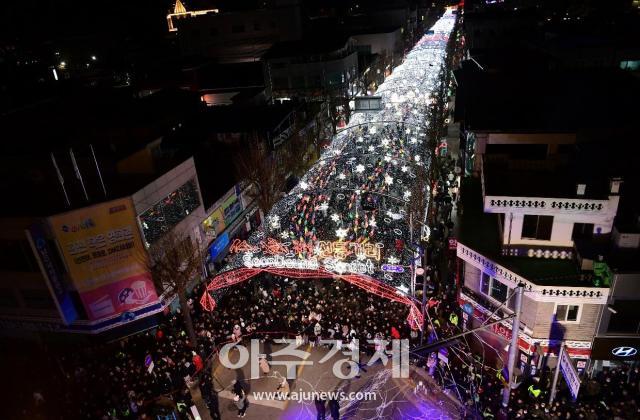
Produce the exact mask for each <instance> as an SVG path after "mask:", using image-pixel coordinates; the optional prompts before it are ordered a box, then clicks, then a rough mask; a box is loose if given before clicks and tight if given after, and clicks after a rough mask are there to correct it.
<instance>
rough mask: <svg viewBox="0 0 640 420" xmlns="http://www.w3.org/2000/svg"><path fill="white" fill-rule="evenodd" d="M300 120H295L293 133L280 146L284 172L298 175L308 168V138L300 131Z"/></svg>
mask: <svg viewBox="0 0 640 420" xmlns="http://www.w3.org/2000/svg"><path fill="white" fill-rule="evenodd" d="M301 125H302V124H301V123H300V122H296V125H295V127H294V133H293V135H292V136H291V137H290V138H289V139H288V140H287V141H286V142H285V144H284V145H283V146H282V150H281V151H280V153H282V161H283V164H284V168H285V172H287V173H291V174H292V175H294V176H296V177H300V176H301V175H303V173H304V172H305V171H306V170H307V169H308V168H309V159H308V156H307V154H308V152H309V148H310V142H309V139H307V138H306V136H305V135H304V134H303V133H302V127H301Z"/></svg>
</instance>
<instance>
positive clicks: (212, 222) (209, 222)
mask: <svg viewBox="0 0 640 420" xmlns="http://www.w3.org/2000/svg"><path fill="white" fill-rule="evenodd" d="M202 223H203V224H204V227H205V231H206V232H208V233H209V232H215V233H216V235H219V234H220V233H222V232H224V228H225V224H224V211H223V210H222V206H221V207H218V208H217V209H215V210H214V211H213V213H211V215H210V216H209V217H207V218H206V219H204V222H202Z"/></svg>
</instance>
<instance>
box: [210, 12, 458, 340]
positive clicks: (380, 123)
mask: <svg viewBox="0 0 640 420" xmlns="http://www.w3.org/2000/svg"><path fill="white" fill-rule="evenodd" d="M452 11H453V9H448V10H447V12H446V13H445V14H444V16H443V17H442V18H440V19H439V20H438V22H436V24H435V25H434V26H433V28H432V30H433V33H432V34H429V35H425V36H424V37H422V39H420V41H419V42H418V43H417V44H416V46H415V47H414V48H413V49H412V50H411V52H409V54H408V55H407V57H406V59H405V61H404V62H403V63H402V64H401V65H399V66H398V67H397V68H396V69H395V70H394V72H393V74H392V75H391V76H389V77H388V78H387V80H386V81H385V82H384V83H383V84H381V85H380V87H379V89H378V91H377V92H376V95H378V96H380V97H381V98H382V104H383V108H382V110H381V111H379V112H376V113H359V114H356V115H354V117H353V118H352V120H351V121H350V123H349V125H348V126H347V127H346V128H345V129H344V130H341V131H340V132H339V133H338V134H337V135H336V136H335V137H334V139H333V140H332V142H331V144H330V146H329V147H328V148H327V149H326V150H325V151H324V153H323V154H322V156H321V158H320V159H319V160H318V162H316V163H315V164H314V166H313V167H311V169H310V170H309V171H308V172H307V173H306V174H305V175H304V177H303V178H302V179H301V181H300V183H299V184H298V186H296V187H295V188H294V189H293V190H292V191H291V192H290V193H289V194H288V195H287V196H286V197H285V198H283V199H282V200H280V201H279V202H278V203H277V204H276V205H275V206H274V207H273V209H272V210H271V211H270V212H269V214H268V215H267V217H266V218H265V222H264V223H263V224H262V226H261V227H260V228H259V229H258V230H257V231H256V232H254V233H253V234H252V235H251V236H250V237H249V239H248V240H247V241H234V243H233V244H232V246H231V249H230V256H231V262H230V263H229V264H228V265H227V266H226V267H224V269H223V270H222V271H221V272H220V274H218V275H217V276H216V277H215V278H214V279H213V280H212V281H211V283H210V284H209V285H208V286H207V292H205V294H204V295H203V297H202V299H201V304H202V305H203V307H204V308H205V309H207V310H213V308H214V307H215V300H214V298H213V296H211V294H210V293H209V292H215V291H218V290H221V289H224V288H227V287H229V286H231V285H234V284H237V283H239V282H242V281H245V280H247V279H249V278H251V277H253V276H255V275H257V274H259V273H262V272H268V273H272V274H276V275H281V276H287V277H294V278H326V277H333V278H340V279H342V280H345V281H348V282H350V283H352V284H355V285H357V286H359V287H361V288H364V289H366V290H367V291H369V292H371V293H375V294H377V295H379V296H383V297H385V298H388V299H391V300H394V301H397V302H402V303H405V304H407V305H408V306H409V307H410V311H409V319H408V321H409V323H410V325H411V327H412V328H421V327H422V315H421V311H420V310H419V309H418V307H417V306H416V304H415V302H414V301H413V299H412V298H410V297H408V296H407V295H406V293H407V291H408V290H409V285H410V283H411V264H412V260H413V254H414V253H413V251H411V249H410V248H411V247H412V245H411V244H409V243H407V241H408V240H409V238H410V236H411V235H410V232H409V229H410V227H409V220H408V219H409V218H408V216H407V214H408V208H407V205H408V203H409V201H410V198H411V190H412V189H413V188H414V187H415V183H416V178H417V176H418V173H420V172H421V173H428V172H427V171H425V170H423V171H420V172H419V169H421V167H422V169H428V165H429V164H430V162H431V152H430V151H429V150H428V147H427V141H426V128H427V121H426V116H427V115H428V112H427V111H428V106H429V101H430V98H431V93H432V92H434V91H435V90H436V89H438V88H440V86H439V85H438V83H440V81H439V75H440V73H441V70H442V67H443V65H444V59H445V54H446V45H447V40H448V37H449V34H450V33H451V31H452V30H453V27H454V23H455V17H456V16H455V15H454V14H453V13H452ZM414 195H415V194H414ZM425 195H426V196H429V194H425ZM418 234H419V233H418V232H415V233H414V235H413V237H414V238H418Z"/></svg>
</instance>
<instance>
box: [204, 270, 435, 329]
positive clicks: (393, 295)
mask: <svg viewBox="0 0 640 420" xmlns="http://www.w3.org/2000/svg"><path fill="white" fill-rule="evenodd" d="M260 273H271V274H275V275H277V276H281V277H292V278H296V279H309V280H311V279H317V278H334V279H341V280H344V281H346V282H348V283H350V284H353V285H354V286H358V287H359V288H361V289H364V290H366V291H367V292H369V293H373V294H375V295H377V296H380V297H383V298H385V299H389V300H391V301H394V302H399V303H403V304H405V305H407V306H408V307H409V316H408V317H407V322H408V323H409V326H410V327H411V329H414V330H422V325H423V322H424V318H423V316H422V313H421V312H420V309H418V307H417V306H416V304H415V302H414V301H413V300H411V299H410V298H409V297H407V296H405V295H403V294H401V293H399V292H398V290H397V289H396V288H394V287H392V286H389V285H388V284H384V283H381V282H380V281H378V280H375V279H373V278H371V277H369V276H365V275H362V274H336V273H332V272H330V271H327V270H323V269H317V270H297V269H292V268H273V267H264V268H247V267H242V268H237V269H235V270H231V271H227V272H225V273H222V274H219V275H217V276H216V277H214V279H213V280H212V281H211V282H210V283H209V284H208V285H207V290H205V292H204V293H203V295H202V297H201V298H200V305H202V308H203V309H204V310H206V311H213V310H214V309H215V307H216V301H215V299H214V298H213V297H212V296H211V294H210V292H214V291H216V290H220V289H224V288H225V287H230V286H233V285H236V284H239V283H242V282H244V281H247V280H249V279H250V278H252V277H254V276H256V275H258V274H260Z"/></svg>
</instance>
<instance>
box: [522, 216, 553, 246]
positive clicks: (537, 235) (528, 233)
mask: <svg viewBox="0 0 640 420" xmlns="http://www.w3.org/2000/svg"><path fill="white" fill-rule="evenodd" d="M552 230H553V216H537V215H528V214H525V216H524V220H523V221H522V235H521V236H522V238H523V239H538V240H540V241H548V240H550V239H551V231H552Z"/></svg>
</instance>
